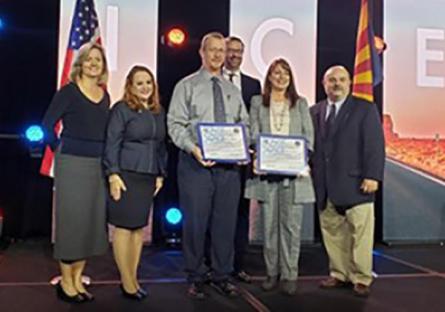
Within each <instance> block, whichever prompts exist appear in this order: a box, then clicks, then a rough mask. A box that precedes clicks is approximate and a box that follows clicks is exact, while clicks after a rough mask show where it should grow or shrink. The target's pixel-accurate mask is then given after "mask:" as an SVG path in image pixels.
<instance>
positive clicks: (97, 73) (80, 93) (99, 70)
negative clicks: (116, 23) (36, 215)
mask: <svg viewBox="0 0 445 312" xmlns="http://www.w3.org/2000/svg"><path fill="white" fill-rule="evenodd" d="M107 76H108V69H107V62H106V58H105V53H104V50H103V49H102V47H101V46H99V45H97V44H89V45H86V46H84V47H83V48H82V49H81V50H80V51H79V54H78V57H77V59H76V60H75V62H74V64H73V66H72V71H71V74H70V82H69V83H68V84H67V85H65V86H64V87H62V88H61V89H60V90H59V91H58V92H57V93H56V94H55V96H54V98H53V100H52V102H51V104H50V106H49V108H48V110H47V111H46V113H45V116H44V118H43V122H42V123H43V126H44V127H45V129H46V136H47V141H48V145H49V146H50V148H51V149H52V150H53V151H54V152H55V153H56V155H55V171H54V175H55V177H54V183H55V189H56V191H55V207H56V213H55V226H56V231H55V244H54V257H55V259H57V260H59V266H60V271H61V275H62V277H61V281H60V282H59V283H58V285H57V288H56V289H57V296H58V298H59V299H61V300H64V301H67V302H73V303H80V302H85V301H91V300H93V299H94V297H93V295H92V294H91V293H89V292H88V291H87V290H86V289H85V287H84V285H83V283H82V272H83V270H84V268H85V265H86V258H88V257H91V256H94V255H100V254H103V253H105V251H106V250H107V247H108V241H107V231H106V188H105V186H106V184H105V179H104V176H103V171H102V159H101V158H102V153H103V148H104V142H105V129H106V124H107V120H108V112H109V106H110V97H109V95H108V93H107V91H106V90H105V89H104V87H103V86H104V84H105V83H106V81H107ZM58 121H61V122H62V124H63V131H62V133H61V138H60V140H58V139H57V137H56V136H55V133H54V131H53V129H54V126H55V125H56V123H57V122H58Z"/></svg>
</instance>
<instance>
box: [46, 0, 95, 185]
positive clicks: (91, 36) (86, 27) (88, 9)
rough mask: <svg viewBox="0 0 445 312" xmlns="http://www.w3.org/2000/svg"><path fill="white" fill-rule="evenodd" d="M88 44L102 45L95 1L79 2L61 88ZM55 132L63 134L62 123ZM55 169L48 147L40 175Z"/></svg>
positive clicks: (79, 0)
mask: <svg viewBox="0 0 445 312" xmlns="http://www.w3.org/2000/svg"><path fill="white" fill-rule="evenodd" d="M88 43H98V44H100V43H101V39H100V33H99V20H98V18H97V13H96V9H95V8H94V1H93V0H77V1H76V6H75V9H74V14H73V20H72V23H71V30H70V36H69V42H68V48H67V50H66V54H65V60H64V63H63V70H62V75H61V78H60V84H59V87H63V86H64V85H66V84H67V83H68V82H69V74H70V71H71V65H72V64H73V62H74V60H75V59H76V56H77V53H78V52H79V49H80V48H81V47H82V46H84V45H85V44H88ZM54 132H55V133H56V134H57V136H60V134H61V133H62V122H61V121H59V122H58V123H57V124H56V126H55V127H54ZM53 167H54V152H53V151H52V150H51V149H50V148H49V147H48V146H46V147H45V153H44V155H43V160H42V165H41V166H40V173H41V174H43V175H46V176H49V177H54V172H53V170H54V168H53Z"/></svg>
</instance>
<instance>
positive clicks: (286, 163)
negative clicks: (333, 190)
mask: <svg viewBox="0 0 445 312" xmlns="http://www.w3.org/2000/svg"><path fill="white" fill-rule="evenodd" d="M257 158H258V164H257V170H258V171H259V172H261V173H269V174H278V175H307V174H308V153H307V143H306V139H305V138H304V137H301V136H283V135H269V134H260V135H259V136H258V141H257Z"/></svg>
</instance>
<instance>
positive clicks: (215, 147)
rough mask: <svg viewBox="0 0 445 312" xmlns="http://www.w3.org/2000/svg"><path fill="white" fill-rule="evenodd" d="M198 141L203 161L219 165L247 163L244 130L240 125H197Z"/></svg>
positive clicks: (248, 158)
mask: <svg viewBox="0 0 445 312" xmlns="http://www.w3.org/2000/svg"><path fill="white" fill-rule="evenodd" d="M197 128H198V141H199V146H200V147H201V151H202V156H203V159H204V160H213V161H216V162H219V163H237V162H240V161H249V160H250V156H249V151H248V149H247V144H246V129H245V127H244V125H242V124H231V123H198V125H197Z"/></svg>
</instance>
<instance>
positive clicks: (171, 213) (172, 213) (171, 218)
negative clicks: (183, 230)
mask: <svg viewBox="0 0 445 312" xmlns="http://www.w3.org/2000/svg"><path fill="white" fill-rule="evenodd" d="M165 219H166V220H167V222H168V223H169V224H172V225H176V224H178V223H180V222H181V220H182V213H181V210H179V209H178V208H175V207H173V208H169V209H168V210H167V212H166V213H165Z"/></svg>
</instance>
